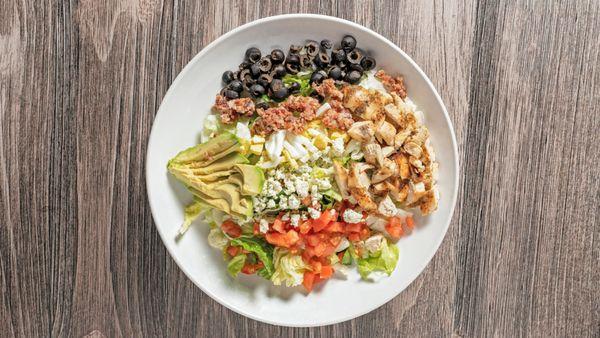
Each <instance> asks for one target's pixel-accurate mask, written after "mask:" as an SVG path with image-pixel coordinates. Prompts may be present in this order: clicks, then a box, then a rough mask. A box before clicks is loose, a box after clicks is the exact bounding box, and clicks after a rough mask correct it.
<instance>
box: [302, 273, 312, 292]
mask: <svg viewBox="0 0 600 338" xmlns="http://www.w3.org/2000/svg"><path fill="white" fill-rule="evenodd" d="M314 282H315V274H314V272H311V271H306V272H304V279H303V280H302V285H303V286H304V288H305V289H306V291H308V292H311V291H312V289H313V286H314Z"/></svg>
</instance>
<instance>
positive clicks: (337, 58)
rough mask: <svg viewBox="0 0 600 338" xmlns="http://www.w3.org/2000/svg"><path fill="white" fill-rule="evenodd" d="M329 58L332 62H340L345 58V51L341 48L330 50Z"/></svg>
mask: <svg viewBox="0 0 600 338" xmlns="http://www.w3.org/2000/svg"><path fill="white" fill-rule="evenodd" d="M331 60H333V62H336V63H337V62H342V61H345V60H346V52H345V51H344V50H343V49H336V50H334V51H332V52H331Z"/></svg>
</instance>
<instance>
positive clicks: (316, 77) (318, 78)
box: [310, 70, 327, 84]
mask: <svg viewBox="0 0 600 338" xmlns="http://www.w3.org/2000/svg"><path fill="white" fill-rule="evenodd" d="M326 77H327V74H325V72H324V71H322V70H320V71H318V72H314V73H312V75H311V76H310V83H317V84H318V83H321V82H323V80H325V78H326Z"/></svg>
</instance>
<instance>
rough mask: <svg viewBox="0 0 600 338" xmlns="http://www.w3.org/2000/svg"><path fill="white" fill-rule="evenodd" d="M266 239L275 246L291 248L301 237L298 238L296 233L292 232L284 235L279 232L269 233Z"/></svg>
mask: <svg viewBox="0 0 600 338" xmlns="http://www.w3.org/2000/svg"><path fill="white" fill-rule="evenodd" d="M265 239H266V240H267V242H269V243H271V244H273V245H276V246H280V247H284V248H290V247H292V246H293V245H294V244H296V243H297V242H298V241H299V240H300V236H298V233H297V232H296V231H294V230H290V231H288V232H286V233H283V234H282V233H279V232H268V233H267V234H265Z"/></svg>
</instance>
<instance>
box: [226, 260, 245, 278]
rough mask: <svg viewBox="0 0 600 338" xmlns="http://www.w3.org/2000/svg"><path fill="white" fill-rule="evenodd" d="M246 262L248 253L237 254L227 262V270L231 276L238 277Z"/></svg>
mask: <svg viewBox="0 0 600 338" xmlns="http://www.w3.org/2000/svg"><path fill="white" fill-rule="evenodd" d="M245 263H246V255H244V254H240V255H237V256H235V257H233V258H232V259H231V260H230V261H229V263H228V264H227V272H229V274H230V275H231V277H236V276H237V275H238V273H240V271H242V268H243V267H244V264H245Z"/></svg>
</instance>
